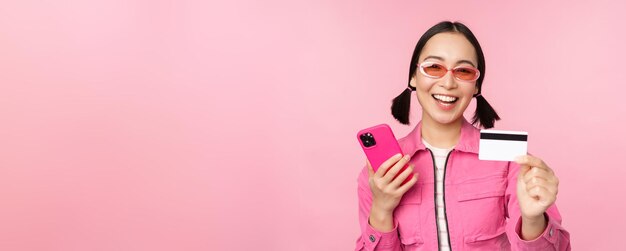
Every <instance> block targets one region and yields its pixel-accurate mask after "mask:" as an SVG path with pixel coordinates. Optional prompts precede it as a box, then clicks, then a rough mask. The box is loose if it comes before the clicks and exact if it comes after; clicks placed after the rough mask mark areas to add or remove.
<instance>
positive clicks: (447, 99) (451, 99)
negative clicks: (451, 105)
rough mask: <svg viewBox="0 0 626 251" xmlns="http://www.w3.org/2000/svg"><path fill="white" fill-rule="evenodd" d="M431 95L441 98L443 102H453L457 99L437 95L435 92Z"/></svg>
mask: <svg viewBox="0 0 626 251" xmlns="http://www.w3.org/2000/svg"><path fill="white" fill-rule="evenodd" d="M433 97H435V98H436V99H439V100H441V101H443V102H454V101H456V100H457V99H458V98H456V97H448V96H443V95H437V94H435V95H433Z"/></svg>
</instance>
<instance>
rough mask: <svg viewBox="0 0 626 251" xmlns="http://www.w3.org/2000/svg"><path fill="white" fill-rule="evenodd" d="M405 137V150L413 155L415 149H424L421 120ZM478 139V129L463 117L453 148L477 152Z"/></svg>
mask: <svg viewBox="0 0 626 251" xmlns="http://www.w3.org/2000/svg"><path fill="white" fill-rule="evenodd" d="M406 139H407V141H406V142H407V145H405V146H406V151H405V152H407V153H410V154H411V155H413V153H415V152H417V151H420V150H426V146H425V145H424V143H422V121H420V122H419V123H417V125H416V126H415V128H414V129H413V131H411V132H410V133H409V134H408V135H407V136H406ZM479 140H480V130H479V129H478V128H476V127H474V126H473V125H472V124H470V123H469V122H467V120H466V119H465V118H463V123H462V125H461V137H460V139H459V143H457V144H456V146H455V147H454V149H455V150H457V151H462V152H470V153H475V154H478V142H479Z"/></svg>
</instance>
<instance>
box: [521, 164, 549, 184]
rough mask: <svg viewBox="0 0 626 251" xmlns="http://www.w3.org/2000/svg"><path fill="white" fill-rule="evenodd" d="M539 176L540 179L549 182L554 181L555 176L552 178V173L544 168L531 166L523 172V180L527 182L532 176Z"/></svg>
mask: <svg viewBox="0 0 626 251" xmlns="http://www.w3.org/2000/svg"><path fill="white" fill-rule="evenodd" d="M534 177H536V178H540V179H544V180H546V181H549V182H554V181H555V178H554V174H552V173H550V172H548V171H546V170H545V169H541V168H538V167H531V168H530V170H528V171H527V172H526V173H525V174H524V177H523V178H524V182H528V181H530V179H532V178H534Z"/></svg>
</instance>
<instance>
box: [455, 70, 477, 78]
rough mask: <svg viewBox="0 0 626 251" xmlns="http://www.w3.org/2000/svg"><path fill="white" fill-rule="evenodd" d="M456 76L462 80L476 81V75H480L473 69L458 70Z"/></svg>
mask: <svg viewBox="0 0 626 251" xmlns="http://www.w3.org/2000/svg"><path fill="white" fill-rule="evenodd" d="M454 75H455V76H456V77H457V78H459V79H462V80H475V79H476V75H478V71H476V70H474V69H472V68H464V67H461V68H457V69H455V70H454Z"/></svg>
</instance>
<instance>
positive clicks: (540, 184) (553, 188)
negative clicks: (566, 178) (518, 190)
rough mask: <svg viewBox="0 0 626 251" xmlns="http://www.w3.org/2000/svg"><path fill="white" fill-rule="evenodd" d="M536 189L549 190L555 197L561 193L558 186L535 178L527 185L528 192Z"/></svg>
mask: <svg viewBox="0 0 626 251" xmlns="http://www.w3.org/2000/svg"><path fill="white" fill-rule="evenodd" d="M536 187H540V188H542V189H545V190H548V192H550V194H554V195H555V196H556V194H557V193H558V191H559V188H558V186H557V185H556V184H554V183H551V182H549V181H546V180H544V179H540V178H533V179H532V180H531V181H530V182H527V183H526V190H527V191H532V190H533V189H536Z"/></svg>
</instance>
